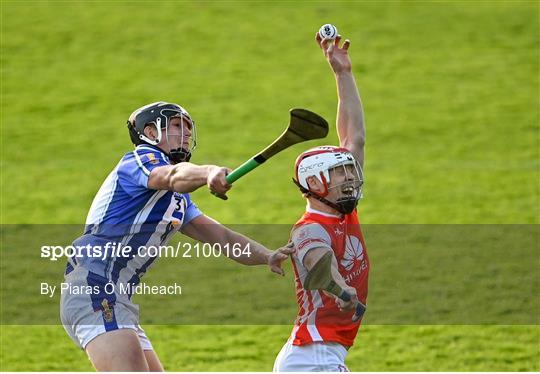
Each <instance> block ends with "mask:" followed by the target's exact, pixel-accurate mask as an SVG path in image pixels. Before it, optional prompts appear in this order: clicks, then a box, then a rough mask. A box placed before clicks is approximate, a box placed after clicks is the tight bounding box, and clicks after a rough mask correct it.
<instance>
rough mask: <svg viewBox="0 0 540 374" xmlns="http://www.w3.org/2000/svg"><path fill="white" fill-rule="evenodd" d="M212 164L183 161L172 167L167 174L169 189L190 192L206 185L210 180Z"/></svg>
mask: <svg viewBox="0 0 540 374" xmlns="http://www.w3.org/2000/svg"><path fill="white" fill-rule="evenodd" d="M211 167H212V166H210V165H195V164H192V163H189V162H182V163H180V164H176V165H174V167H172V168H170V170H169V175H168V176H167V179H168V182H169V188H168V189H169V190H172V191H175V192H180V193H188V192H193V191H195V190H196V189H197V188H199V187H201V186H204V185H205V184H206V181H207V180H208V173H209V172H210V168H211Z"/></svg>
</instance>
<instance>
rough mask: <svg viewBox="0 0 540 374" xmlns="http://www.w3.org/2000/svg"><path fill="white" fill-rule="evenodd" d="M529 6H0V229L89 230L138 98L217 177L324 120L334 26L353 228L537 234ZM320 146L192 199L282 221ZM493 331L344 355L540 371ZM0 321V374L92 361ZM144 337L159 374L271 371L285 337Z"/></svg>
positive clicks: (393, 364) (277, 332)
mask: <svg viewBox="0 0 540 374" xmlns="http://www.w3.org/2000/svg"><path fill="white" fill-rule="evenodd" d="M538 14H539V8H538V3H537V2H496V3H486V2H458V1H456V2H437V3H425V2H407V3H402V2H387V3H384V4H376V3H359V2H335V3H334V2H333V3H328V2H310V3H302V2H280V3H269V2H268V3H266V2H261V3H255V2H224V3H212V2H152V3H145V2H141V3H126V2H111V3H104V2H95V3H85V2H76V1H73V2H54V1H51V2H37V1H32V2H29V1H17V2H15V1H2V2H1V21H2V22H1V23H2V25H1V41H0V42H1V50H2V52H1V56H0V58H1V64H2V66H1V78H2V80H1V84H2V87H1V99H2V100H1V110H2V111H1V155H2V157H1V167H2V175H1V189H2V193H1V198H2V202H1V222H2V223H3V224H14V223H26V224H43V223H52V224H65V223H75V224H77V223H82V222H83V221H84V219H85V217H86V213H87V210H88V208H89V206H90V203H91V200H92V198H93V196H94V194H95V192H96V191H97V189H98V188H99V186H100V184H101V183H102V181H103V179H104V178H105V176H106V175H107V174H108V173H109V171H110V170H111V169H112V168H113V167H114V165H115V164H116V162H117V161H118V159H119V158H120V157H121V155H122V154H123V152H125V151H128V150H129V149H131V147H130V144H129V138H128V136H127V130H126V129H125V126H124V123H125V121H126V118H127V116H128V115H129V114H130V113H131V111H132V110H133V109H134V108H136V107H139V106H141V105H143V104H145V103H148V102H151V101H156V100H168V101H173V102H178V103H180V104H181V105H183V106H185V107H186V108H187V109H188V110H189V112H190V113H191V115H192V116H193V117H194V118H195V120H196V121H197V126H198V134H199V139H198V140H199V147H198V149H197V150H196V153H195V156H194V162H197V163H213V164H220V165H225V166H229V167H235V166H237V165H239V164H240V163H241V162H243V161H244V160H245V159H247V158H248V157H250V156H252V155H253V153H254V152H256V151H257V150H259V149H261V148H262V147H263V146H265V145H266V144H268V143H269V142H270V141H272V140H273V139H274V138H275V136H276V135H277V134H279V133H280V132H281V130H282V129H283V128H284V127H285V125H286V123H287V120H288V114H287V111H288V109H289V108H290V107H293V106H298V107H306V108H309V109H311V110H313V111H315V112H318V113H319V114H321V115H323V116H324V117H325V118H327V119H328V120H329V122H333V121H334V120H335V108H336V97H335V84H334V81H333V78H332V75H331V73H330V70H329V68H328V66H326V62H325V61H324V59H323V57H322V54H321V53H320V51H319V50H318V48H317V46H316V45H315V43H314V41H313V38H314V34H315V32H316V30H317V29H318V27H319V26H320V25H322V24H324V23H327V22H331V23H334V24H336V25H337V27H338V29H339V30H340V33H341V34H343V36H344V37H346V38H350V39H351V41H352V45H351V50H350V52H351V55H352V58H353V65H354V71H355V75H356V78H357V82H358V84H359V87H360V90H361V95H362V98H363V101H364V106H365V112H366V120H367V135H368V138H367V148H366V163H365V175H366V185H365V191H364V195H365V199H364V200H363V201H362V202H361V208H360V219H361V220H362V222H363V223H377V224H396V223H399V224H410V223H421V224H434V223H440V224H449V223H452V224H497V225H502V226H501V230H504V229H505V228H510V229H511V226H503V225H505V224H510V223H512V224H538V223H539V221H540V219H539V215H538V208H539V198H540V193H539V185H538V180H539V179H540V178H539V177H540V175H539V168H540V165H539V159H540V157H539V156H540V155H539V150H540V147H539V125H538V124H539V106H538V103H539V100H538V99H539V97H538V84H539V82H538V76H539V75H538V72H539V61H538V53H539V16H538ZM325 143H328V144H335V143H336V135H335V133H334V132H332V134H331V135H330V136H329V138H328V139H327V140H326V141H324V142H311V143H309V144H306V145H299V146H295V147H293V148H291V149H289V150H287V151H285V152H283V153H281V154H279V155H277V156H276V157H275V158H274V159H272V160H271V161H269V163H268V164H267V165H264V166H263V167H261V168H259V169H257V170H256V171H254V172H253V173H251V174H250V175H249V176H246V177H245V178H244V179H242V180H241V181H239V182H238V183H237V184H236V185H235V186H234V188H233V189H232V191H231V193H230V194H229V195H230V199H229V201H228V202H223V201H221V200H219V199H216V198H214V197H213V196H211V195H209V194H208V193H207V192H206V191H205V190H204V189H201V191H197V192H196V193H194V194H193V199H194V200H195V201H196V202H197V204H198V205H199V206H200V208H201V209H202V210H203V211H204V212H206V213H207V214H209V215H210V216H212V217H214V218H216V219H218V220H219V221H221V222H225V223H234V224H239V223H240V224H241V223H250V224H252V223H255V224H257V223H282V224H292V223H293V222H294V221H295V220H296V219H297V218H298V217H299V215H300V214H301V212H302V211H303V208H304V202H303V201H302V199H301V198H300V196H299V193H298V192H297V191H296V189H295V187H294V186H293V185H292V182H291V181H290V177H291V175H292V163H293V161H294V159H295V157H296V155H297V154H298V153H300V152H301V151H302V150H303V149H305V148H306V147H308V146H313V145H316V144H325ZM284 239H285V238H284ZM2 250H4V248H2ZM368 250H370V254H371V253H373V252H374V251H376V248H371V247H369V242H368ZM382 260H383V259H382ZM58 271H59V274H60V272H61V271H62V270H61V267H59V270H58ZM259 271H261V272H263V271H266V270H264V269H262V268H261V269H259ZM373 272H374V273H375V272H376V269H373ZM374 273H373V274H374ZM24 276H25V275H24V273H21V274H20V277H24ZM152 276H153V274H152V271H150V272H149V274H148V275H147V279H146V280H148V281H151V279H152ZM424 276H426V277H427V279H429V272H426V274H424ZM456 282H459V279H457V280H456ZM291 288H292V284H291ZM265 292H272V290H265ZM531 297H537V294H536V296H535V295H534V294H533V295H532V296H531ZM244 302H246V303H248V302H249V299H246V300H245V301H244ZM385 307H392V305H386V306H385ZM20 312H21V313H24V311H20ZM143 313H144V310H143ZM368 313H369V312H368ZM293 318H294V316H290V319H291V320H292V319H293ZM503 325H504V321H501V322H500V325H494V326H479V325H473V326H454V325H452V326H444V325H442V326H441V325H439V326H421V325H420V326H389V325H383V326H376V325H375V326H374V325H367V326H364V327H362V328H361V330H360V333H359V337H358V339H357V344H356V346H355V347H354V348H353V349H352V350H351V352H350V355H349V357H348V360H347V363H348V365H349V367H350V368H351V369H352V370H358V371H359V370H372V371H377V370H384V371H391V370H401V371H408V370H418V371H423V370H452V371H461V370H471V371H484V370H485V371H499V370H501V371H504V370H512V371H519V370H535V371H538V370H539V367H540V364H539V361H540V353H539V348H538V347H539V345H540V329H539V327H538V326H537V325H527V326H517V325H514V326H503ZM1 328H2V330H1V334H0V339H1V340H0V353H1V356H0V369H1V370H10V371H11V370H13V371H19V370H37V371H42V370H43V371H45V370H66V371H71V370H90V369H91V367H90V364H89V363H88V360H87V359H86V358H85V355H84V353H82V352H79V351H77V349H76V348H75V346H74V345H73V343H72V342H71V341H70V340H69V338H68V337H67V335H66V334H65V333H64V332H63V329H62V327H61V326H1ZM145 328H146V331H147V332H148V335H149V337H150V339H152V341H153V344H154V346H155V348H156V350H157V353H158V354H159V355H160V357H161V359H162V361H163V363H164V365H165V368H166V369H168V370H186V371H188V370H209V371H212V370H215V371H221V370H231V371H244V370H246V371H247V370H253V371H258V370H262V371H264V370H271V368H272V364H273V360H274V357H275V355H276V354H277V352H278V351H279V349H280V347H281V345H282V344H283V343H284V341H285V340H286V337H287V336H288V334H289V332H290V326H227V325H224V326H145Z"/></svg>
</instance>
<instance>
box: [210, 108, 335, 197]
mask: <svg viewBox="0 0 540 374" xmlns="http://www.w3.org/2000/svg"><path fill="white" fill-rule="evenodd" d="M289 112H290V114H291V117H290V121H289V126H287V128H286V129H285V131H284V132H283V133H282V134H281V135H280V136H279V137H278V138H277V139H276V140H274V142H273V143H272V144H270V145H269V146H268V147H266V148H265V149H263V150H262V151H261V152H259V153H258V154H256V155H255V156H253V157H252V158H250V159H249V160H247V161H246V162H244V163H243V164H242V165H240V166H239V167H237V168H236V169H234V170H233V171H232V172H231V173H229V174H228V175H227V177H226V179H227V183H229V184H232V183H234V182H235V181H237V180H238V179H239V178H241V177H243V176H244V175H246V174H247V173H249V172H250V171H252V170H253V169H255V168H256V167H258V166H259V165H261V164H263V163H264V162H265V161H266V160H268V159H269V158H270V157H272V156H274V155H276V154H278V153H279V152H281V151H283V150H284V149H286V148H288V147H290V146H291V145H294V144H297V143H301V142H305V141H308V140H313V139H321V138H325V137H326V135H328V122H326V120H325V119H324V118H322V117H321V116H319V115H318V114H316V113H313V112H311V111H309V110H307V109H300V108H294V109H291V110H290V111H289ZM213 194H214V195H216V196H217V197H219V198H221V199H223V200H227V196H225V195H220V194H217V193H213Z"/></svg>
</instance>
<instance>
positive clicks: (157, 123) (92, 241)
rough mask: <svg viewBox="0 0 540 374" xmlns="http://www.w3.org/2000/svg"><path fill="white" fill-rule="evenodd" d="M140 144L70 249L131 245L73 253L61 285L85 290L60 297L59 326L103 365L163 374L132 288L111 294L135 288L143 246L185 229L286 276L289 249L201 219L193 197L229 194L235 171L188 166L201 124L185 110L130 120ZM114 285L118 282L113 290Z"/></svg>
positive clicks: (108, 183)
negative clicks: (236, 248)
mask: <svg viewBox="0 0 540 374" xmlns="http://www.w3.org/2000/svg"><path fill="white" fill-rule="evenodd" d="M128 130H129V134H130V137H131V140H132V142H133V143H134V145H135V146H136V147H135V149H134V150H133V151H132V152H128V153H126V154H125V155H124V156H123V157H122V159H121V160H120V162H119V163H118V164H117V165H116V167H115V168H114V169H113V170H112V171H111V173H110V174H109V176H108V177H107V178H106V179H105V181H104V182H103V184H102V186H101V188H100V190H99V191H98V193H97V195H96V196H95V198H94V201H93V203H92V206H91V207H90V211H89V213H88V217H87V219H86V226H85V232H84V234H83V235H82V236H81V237H79V238H77V239H76V240H75V241H74V243H73V245H74V246H77V247H79V248H84V247H85V246H91V247H100V248H102V249H106V248H111V247H112V246H113V245H116V246H117V247H118V246H119V244H120V245H122V246H124V247H127V248H131V250H130V251H128V252H127V253H123V254H122V255H119V254H118V253H116V254H114V253H113V254H110V255H105V256H101V257H98V256H96V257H93V256H90V255H88V253H86V254H85V255H82V256H79V255H78V256H76V257H70V258H69V259H68V264H67V268H66V275H65V282H66V283H68V284H69V285H70V288H72V289H88V290H89V292H82V293H71V292H66V293H62V296H61V302H60V315H61V320H62V324H63V325H64V328H65V330H66V331H67V333H68V335H69V336H70V337H71V338H72V339H73V340H74V341H75V343H76V344H77V345H78V346H79V347H81V348H82V349H84V350H85V351H86V352H87V354H88V356H89V358H90V360H91V362H92V364H93V365H94V367H95V368H96V369H97V370H99V371H148V370H151V371H161V370H163V367H162V365H161V363H160V361H159V359H158V357H157V355H156V353H155V352H154V350H153V349H152V345H151V344H150V341H149V340H148V338H147V336H146V334H145V333H144V330H142V328H141V327H140V326H139V323H138V306H137V305H135V304H133V303H132V302H131V295H130V294H127V295H125V294H121V293H118V292H113V293H112V294H110V292H106V291H107V290H109V291H110V288H109V289H106V287H107V286H106V285H107V284H113V285H115V286H118V285H131V286H135V285H137V284H138V283H139V282H140V278H141V277H142V276H143V275H144V274H145V273H146V272H147V271H148V268H149V267H150V265H152V263H153V262H154V261H155V260H156V258H157V257H151V256H148V255H147V253H146V252H143V253H139V251H138V250H137V249H138V248H141V247H142V246H146V247H147V248H148V247H149V246H160V245H165V244H166V243H167V242H168V240H169V239H170V238H171V236H172V235H173V234H174V233H175V232H177V231H180V232H182V233H183V234H185V235H187V236H189V237H191V238H193V239H196V240H198V241H201V242H205V243H220V244H223V245H224V244H227V243H230V244H232V243H240V245H241V247H242V248H245V247H246V246H247V245H249V248H250V251H249V252H250V253H247V252H246V253H242V254H239V255H238V254H237V255H236V257H233V256H232V253H230V254H227V255H231V258H232V259H233V260H235V261H237V262H239V263H241V264H244V265H261V264H266V265H268V266H269V267H270V269H271V270H272V271H273V272H276V273H278V274H283V270H282V269H281V263H282V261H284V260H285V259H287V257H288V254H290V253H292V249H290V248H286V247H283V248H280V249H278V250H277V251H275V252H272V251H269V250H268V249H267V248H265V247H264V246H262V245H261V244H259V243H257V242H255V241H253V240H251V239H249V238H247V237H245V236H243V235H241V234H239V233H236V232H234V231H232V230H230V229H228V228H227V227H225V226H223V225H220V224H219V223H218V222H216V221H214V220H213V219H211V218H209V217H208V216H206V215H204V214H203V213H202V212H201V211H200V210H199V209H198V208H197V206H196V205H195V204H194V203H193V201H192V200H191V198H190V196H189V193H190V192H192V191H194V190H196V189H197V188H199V187H201V186H204V185H207V186H208V188H209V189H210V190H211V191H212V192H215V193H218V194H225V193H226V192H227V191H228V190H229V189H230V188H231V186H230V185H229V184H228V183H227V181H226V180H225V176H226V174H227V172H228V171H229V169H227V168H224V167H219V166H215V165H196V164H193V163H190V162H189V161H190V158H191V152H192V151H193V149H194V148H195V146H196V133H195V122H194V121H193V119H192V118H191V116H190V115H189V114H188V112H187V111H186V110H184V109H183V108H182V107H181V106H179V105H177V104H171V103H165V102H156V103H152V104H148V105H146V106H143V107H141V108H139V109H137V110H136V111H135V112H133V114H132V115H131V116H130V117H129V120H128ZM115 289H118V288H115Z"/></svg>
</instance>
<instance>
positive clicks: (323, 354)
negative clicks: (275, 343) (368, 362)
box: [273, 339, 349, 372]
mask: <svg viewBox="0 0 540 374" xmlns="http://www.w3.org/2000/svg"><path fill="white" fill-rule="evenodd" d="M345 357H347V349H346V348H345V347H344V346H343V345H341V344H339V343H333V342H315V343H311V344H307V345H293V344H292V340H290V339H289V341H287V343H285V345H284V346H283V348H281V351H280V352H279V354H278V355H277V357H276V361H275V362H274V370H273V371H274V372H280V371H286V372H287V371H296V372H299V371H303V372H306V371H314V372H323V371H349V369H348V368H347V366H346V365H345Z"/></svg>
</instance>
